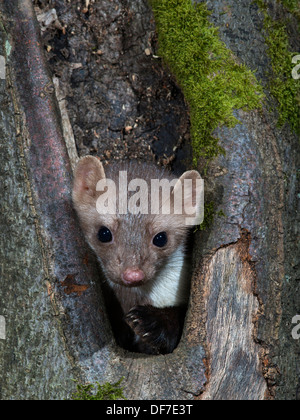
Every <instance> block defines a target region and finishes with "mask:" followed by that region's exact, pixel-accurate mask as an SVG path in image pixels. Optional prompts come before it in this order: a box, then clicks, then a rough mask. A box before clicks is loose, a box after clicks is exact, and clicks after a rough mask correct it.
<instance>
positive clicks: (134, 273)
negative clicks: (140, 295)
mask: <svg viewBox="0 0 300 420" xmlns="http://www.w3.org/2000/svg"><path fill="white" fill-rule="evenodd" d="M144 278H145V274H144V272H143V271H142V270H140V269H138V268H127V269H126V270H125V271H124V273H123V274H122V280H123V282H124V283H125V284H126V285H127V286H132V287H134V286H138V285H139V283H141V282H142V281H143V280H144Z"/></svg>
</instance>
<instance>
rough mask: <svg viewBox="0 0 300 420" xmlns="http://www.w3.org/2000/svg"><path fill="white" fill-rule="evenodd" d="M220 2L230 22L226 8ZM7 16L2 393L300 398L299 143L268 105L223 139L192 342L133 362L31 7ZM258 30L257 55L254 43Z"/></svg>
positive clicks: (19, 6) (236, 36)
mask: <svg viewBox="0 0 300 420" xmlns="http://www.w3.org/2000/svg"><path fill="white" fill-rule="evenodd" d="M208 3H209V4H210V2H208ZM212 3H213V4H212V5H210V6H211V8H212V9H213V11H214V14H213V19H214V21H215V22H217V23H218V24H219V25H220V23H222V12H221V6H222V1H214V2H212ZM229 3H230V6H231V10H232V15H231V16H234V17H231V19H234V20H235V22H234V23H235V24H234V25H233V26H232V28H233V29H231V30H228V29H226V30H225V29H224V30H222V29H221V35H222V37H223V39H224V41H225V42H226V44H227V45H228V46H229V47H230V48H231V49H232V51H233V52H234V53H235V54H236V55H237V56H238V57H239V58H240V59H242V60H243V61H245V62H246V64H248V65H249V66H250V67H251V63H252V62H255V63H260V65H259V68H258V72H259V75H260V77H261V78H263V77H265V76H264V75H265V73H266V67H265V64H264V63H261V62H260V61H259V54H261V51H263V53H264V54H265V55H266V46H265V43H264V39H263V37H262V34H261V32H260V31H261V17H260V16H259V14H258V11H257V8H255V7H254V6H252V5H251V4H252V2H250V0H249V2H248V1H245V2H234V1H230V2H229ZM226 4H228V1H227V2H226ZM149 13H150V11H149ZM1 14H2V25H3V26H1V31H0V36H1V45H0V48H1V50H0V55H2V56H5V57H6V63H7V72H6V79H2V80H0V88H1V93H0V95H1V103H0V108H1V115H2V122H1V126H0V129H1V136H0V144H1V156H0V161H1V164H0V173H1V185H0V189H1V196H2V200H1V214H0V223H1V235H0V240H1V246H0V261H1V284H0V290H1V292H0V316H2V317H4V319H5V324H6V337H5V340H3V339H1V336H0V369H1V379H0V398H1V399H31V398H34V399H63V398H68V397H69V395H70V393H71V392H72V391H73V389H74V383H73V382H72V379H78V380H80V381H81V382H95V381H99V382H101V383H104V382H107V381H109V382H116V381H118V380H119V379H120V378H121V377H122V376H124V377H125V379H124V382H123V385H124V387H125V390H124V393H125V395H126V397H127V398H129V399H171V400H174V399H183V400H189V399H194V398H201V399H204V400H208V399H265V398H277V399H296V398H297V396H298V397H299V395H297V389H299V386H300V381H299V341H297V340H295V339H293V337H292V334H291V332H292V328H293V327H292V318H293V317H294V316H295V315H297V312H298V313H299V312H300V307H299V306H300V305H299V293H298V295H297V291H298V288H299V281H298V280H299V262H298V261H299V258H297V257H299V252H298V251H296V248H297V246H299V243H298V242H297V224H298V223H299V214H298V213H297V205H298V196H297V192H296V191H299V177H297V176H296V174H297V168H299V139H298V138H297V136H296V135H295V134H293V133H292V131H291V130H290V129H289V127H288V126H285V127H284V128H283V129H279V128H278V127H276V122H275V117H274V115H273V114H271V113H270V112H269V111H268V110H267V109H264V110H263V111H262V112H250V113H245V112H242V111H237V112H236V113H237V116H238V118H239V120H240V121H241V124H240V125H238V126H236V127H235V128H232V129H225V128H224V129H222V130H221V129H220V130H219V132H218V133H216V135H218V136H219V138H220V142H221V144H222V146H223V147H224V149H225V150H226V156H219V157H218V158H217V159H216V160H215V161H214V162H213V164H212V165H211V167H210V169H209V174H208V177H207V190H208V192H209V193H210V195H211V197H213V199H214V201H215V202H216V203H218V204H219V209H220V210H222V211H223V212H224V213H225V217H224V218H215V220H214V222H213V224H212V226H211V228H210V230H209V231H206V232H203V233H199V232H198V233H197V234H196V240H195V250H194V263H193V278H192V288H191V299H190V304H189V309H188V314H187V318H186V325H185V330H184V334H183V337H182V340H181V343H180V345H179V347H178V348H177V349H176V350H175V351H174V353H173V354H170V355H166V356H154V357H149V356H146V355H136V354H130V353H127V352H125V351H124V350H122V349H120V348H118V347H117V346H116V345H115V341H114V338H113V335H112V333H111V329H110V326H109V322H108V319H107V316H106V310H105V305H104V300H103V297H102V291H101V288H100V286H99V283H100V282H99V276H100V274H99V270H98V267H97V264H96V261H95V258H94V256H93V255H92V253H91V251H90V250H89V249H88V247H87V245H86V244H85V241H84V239H83V236H82V233H81V231H80V229H79V226H78V222H77V219H76V216H75V213H74V210H73V209H72V205H71V195H70V193H71V185H72V169H71V164H70V159H69V155H68V153H67V148H66V145H65V141H64V138H63V128H62V124H61V113H60V111H59V107H58V104H57V99H56V97H55V90H54V86H53V81H52V75H51V73H50V72H49V69H48V65H47V63H46V59H45V57H44V53H43V47H42V43H41V39H40V36H39V27H38V24H37V21H36V18H35V15H34V11H33V8H32V2H31V1H30V0H16V1H15V2H11V1H4V2H2V4H1ZM245 22H246V23H245ZM250 23H251V25H252V28H251V30H252V35H251V37H252V38H253V39H255V40H256V41H255V42H256V43H257V45H258V46H259V51H257V50H255V49H253V48H251V49H250V48H248V47H247V45H245V44H243V42H245V40H244V39H242V38H243V36H242V33H243V31H242V29H243V28H244V26H245V25H246V24H249V25H250ZM251 37H249V42H251V39H252V38H251ZM242 44H243V47H242V48H241V47H240V46H241V45H242ZM298 292H299V291H298Z"/></svg>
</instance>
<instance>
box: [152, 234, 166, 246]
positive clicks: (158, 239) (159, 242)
mask: <svg viewBox="0 0 300 420" xmlns="http://www.w3.org/2000/svg"><path fill="white" fill-rule="evenodd" d="M167 243H168V236H167V234H166V232H160V233H158V234H157V235H156V236H154V238H153V245H155V246H157V247H158V248H163V247H164V246H165V245H167Z"/></svg>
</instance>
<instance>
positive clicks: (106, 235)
mask: <svg viewBox="0 0 300 420" xmlns="http://www.w3.org/2000/svg"><path fill="white" fill-rule="evenodd" d="M98 239H99V241H100V242H102V243H105V244H106V243H108V242H111V241H112V239H113V236H112V233H111V231H110V230H109V229H108V228H107V227H105V226H102V227H101V228H100V229H99V232H98Z"/></svg>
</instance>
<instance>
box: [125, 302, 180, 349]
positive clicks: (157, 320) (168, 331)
mask: <svg viewBox="0 0 300 420" xmlns="http://www.w3.org/2000/svg"><path fill="white" fill-rule="evenodd" d="M183 320H184V310H183V308H178V307H171V308H155V307H153V306H150V305H148V306H135V307H134V308H132V309H131V310H130V311H129V312H128V314H127V315H126V317H125V321H126V323H127V324H128V325H129V326H130V328H131V329H132V330H133V331H134V333H135V334H136V335H137V336H138V337H139V341H138V350H139V351H140V352H142V353H148V354H167V353H171V352H172V351H173V350H174V349H175V348H176V346H177V344H178V342H179V340H180V336H181V332H182V325H183Z"/></svg>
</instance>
